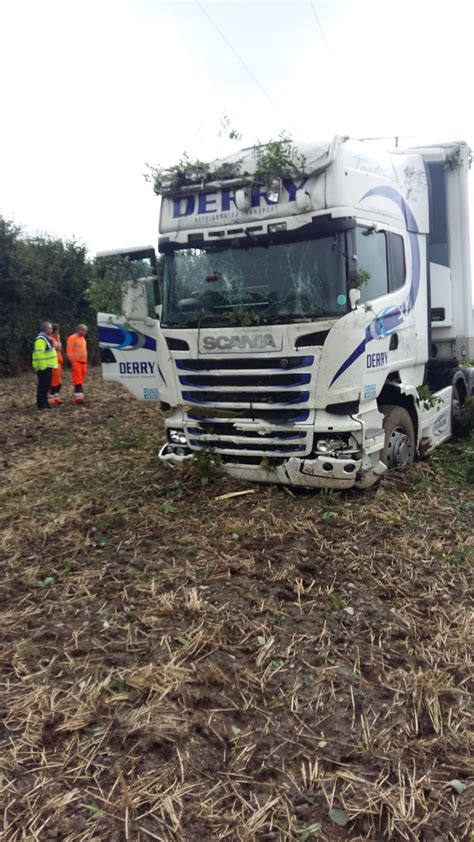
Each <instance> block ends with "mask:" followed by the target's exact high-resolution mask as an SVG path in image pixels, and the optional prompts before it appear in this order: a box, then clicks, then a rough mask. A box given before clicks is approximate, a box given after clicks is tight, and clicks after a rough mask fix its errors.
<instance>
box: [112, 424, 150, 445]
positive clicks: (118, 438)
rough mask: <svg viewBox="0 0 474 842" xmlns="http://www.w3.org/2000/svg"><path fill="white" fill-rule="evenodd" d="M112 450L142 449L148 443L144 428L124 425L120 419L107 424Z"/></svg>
mask: <svg viewBox="0 0 474 842" xmlns="http://www.w3.org/2000/svg"><path fill="white" fill-rule="evenodd" d="M109 431H110V438H111V448H112V450H133V449H134V448H137V449H139V450H144V449H145V448H146V446H147V444H148V436H147V434H146V432H145V430H143V429H141V428H140V427H137V426H132V425H124V424H121V423H120V421H112V422H111V423H110V424H109Z"/></svg>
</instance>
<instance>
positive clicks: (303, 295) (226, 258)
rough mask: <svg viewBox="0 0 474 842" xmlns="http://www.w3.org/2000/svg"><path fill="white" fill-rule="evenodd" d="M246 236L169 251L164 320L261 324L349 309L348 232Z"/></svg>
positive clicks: (188, 323) (196, 324)
mask: <svg viewBox="0 0 474 842" xmlns="http://www.w3.org/2000/svg"><path fill="white" fill-rule="evenodd" d="M252 236H253V239H254V240H255V241H256V240H257V238H256V237H255V236H254V235H252ZM247 237H248V239H246V240H244V241H243V242H242V241H234V242H232V243H230V244H229V242H226V243H225V244H224V243H219V244H217V243H212V244H209V246H207V245H206V248H187V249H182V250H176V251H175V252H174V253H172V254H168V255H166V257H165V262H164V302H163V304H164V310H163V324H166V325H170V326H176V327H185V326H186V327H199V326H203V325H206V324H213V325H252V324H254V325H257V324H269V323H272V322H273V323H276V322H290V321H294V320H299V319H317V318H321V317H323V316H328V315H331V316H341V315H343V314H344V313H345V312H346V311H347V283H346V246H345V243H346V241H345V234H343V233H336V234H330V235H328V236H324V237H318V238H314V239H306V240H297V241H293V242H288V241H286V242H279V243H275V242H272V243H268V241H267V242H266V243H265V244H260V243H258V242H252V238H251V236H250V232H248V234H247Z"/></svg>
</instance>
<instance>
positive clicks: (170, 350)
mask: <svg viewBox="0 0 474 842" xmlns="http://www.w3.org/2000/svg"><path fill="white" fill-rule="evenodd" d="M298 153H299V154H298V160H299V161H301V162H302V163H301V167H300V171H299V172H298V173H294V174H293V175H292V176H291V177H286V178H285V177H282V178H277V177H275V178H273V179H271V183H270V184H269V185H256V184H255V179H254V178H253V173H254V172H255V167H256V159H255V154H254V150H253V149H248V150H243V151H242V152H241V153H240V155H237V156H234V157H232V158H229V159H226V160H225V162H216V166H215V169H216V171H221V172H222V169H223V168H222V163H224V164H225V165H226V169H227V172H229V171H231V170H232V168H234V170H238V173H237V174H235V173H234V174H233V177H232V178H227V179H223V178H220V179H217V178H216V179H215V180H214V181H207V182H206V183H205V184H201V185H196V184H194V185H193V184H191V185H185V186H183V187H181V188H180V189H175V190H171V189H170V190H169V191H168V192H166V191H165V193H164V195H163V197H162V203H161V219H160V234H161V236H160V240H159V251H160V253H161V255H162V272H163V277H162V282H161V284H160V287H161V289H160V301H159V303H158V304H157V306H156V312H153V311H149V309H147V305H146V299H147V296H146V291H145V283H144V284H143V285H142V288H138V291H137V286H136V285H135V287H134V294H133V296H130V295H129V296H128V299H127V301H126V302H125V305H124V312H123V314H122V315H120V316H117V315H112V314H106V313H102V314H99V317H98V320H99V338H100V342H101V347H102V349H103V370H104V377H105V379H107V380H115V381H118V382H120V383H122V384H123V385H124V386H125V387H126V388H128V389H129V390H130V391H131V392H132V393H133V394H134V395H135V396H136V397H137V398H141V399H145V400H156V401H159V402H160V403H161V404H162V406H164V407H165V408H166V409H168V410H170V411H171V412H170V414H169V415H168V417H167V419H166V435H167V442H166V443H165V444H164V446H163V448H162V451H161V457H162V459H164V460H165V461H166V462H167V463H168V464H170V465H179V464H180V463H181V462H183V460H186V459H189V458H192V456H193V454H195V453H197V452H198V451H200V450H207V451H209V452H210V453H212V454H218V455H219V458H220V460H221V462H222V466H223V468H224V469H225V470H226V471H227V472H228V473H230V474H231V475H233V476H236V477H239V478H242V479H246V480H257V481H262V482H277V483H283V484H287V485H292V486H305V487H332V488H349V487H351V486H358V487H360V488H367V487H369V486H371V485H373V484H374V483H375V482H376V481H377V480H378V478H379V477H380V476H381V475H382V474H383V472H384V471H385V470H386V469H387V467H388V468H391V467H399V468H402V467H405V466H407V465H409V464H410V463H412V462H413V460H414V459H415V458H416V456H417V454H426V453H429V452H430V451H432V450H433V449H434V448H435V447H437V446H438V445H439V444H441V443H442V442H444V441H446V440H447V439H449V438H450V436H451V428H452V417H453V413H455V412H456V410H457V408H458V407H459V404H461V403H463V402H464V401H465V400H466V398H467V397H469V396H471V395H472V394H474V369H470V368H468V367H463V365H462V363H463V361H465V360H468V359H469V357H472V356H474V353H473V346H472V343H473V338H472V287H471V275H470V250H469V212H468V191H467V182H468V171H469V166H470V150H469V148H468V146H467V145H466V144H465V143H463V142H453V143H443V144H438V145H435V146H427V147H422V148H416V149H407V150H404V151H401V150H395V151H392V152H386V151H381V150H380V149H379V148H374V147H373V146H371V145H370V144H369V143H365V142H361V141H356V140H352V139H349V138H339V137H334V138H332V139H330V140H325V141H321V142H318V143H313V144H300V145H298ZM240 173H242V175H240ZM422 387H424V388H422Z"/></svg>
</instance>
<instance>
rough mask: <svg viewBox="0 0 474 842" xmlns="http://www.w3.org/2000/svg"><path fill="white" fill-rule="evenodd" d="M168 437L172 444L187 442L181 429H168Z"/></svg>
mask: <svg viewBox="0 0 474 842" xmlns="http://www.w3.org/2000/svg"><path fill="white" fill-rule="evenodd" d="M168 438H169V440H170V442H171V443H172V444H181V445H183V444H187V441H186V436H185V435H184V433H183V431H182V430H168Z"/></svg>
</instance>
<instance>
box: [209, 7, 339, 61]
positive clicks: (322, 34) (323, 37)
mask: <svg viewBox="0 0 474 842" xmlns="http://www.w3.org/2000/svg"><path fill="white" fill-rule="evenodd" d="M196 2H197V0H196ZM309 2H310V5H311V8H312V10H313V15H314V17H315V18H316V23H317V24H318V27H319V31H320V33H321V38H322V39H323V41H324V44H325V46H326V50H327V51H328V55H329V56H330V55H331V50H330V49H329V46H328V42H327V41H326V38H325V35H324V32H323V28H322V26H321V21H320V20H319V17H318V13H317V11H316V9H315V8H314V3H313V0H309Z"/></svg>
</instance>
